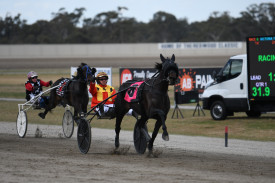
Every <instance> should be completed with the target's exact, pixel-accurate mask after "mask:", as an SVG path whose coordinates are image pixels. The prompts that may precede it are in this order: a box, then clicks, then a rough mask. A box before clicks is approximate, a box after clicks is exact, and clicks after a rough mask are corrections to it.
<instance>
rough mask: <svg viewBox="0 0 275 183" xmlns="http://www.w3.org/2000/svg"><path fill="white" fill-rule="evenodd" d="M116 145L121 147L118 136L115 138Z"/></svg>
mask: <svg viewBox="0 0 275 183" xmlns="http://www.w3.org/2000/svg"><path fill="white" fill-rule="evenodd" d="M115 147H116V148H119V139H117V138H116V139H115Z"/></svg>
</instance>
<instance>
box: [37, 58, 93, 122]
mask: <svg viewBox="0 0 275 183" xmlns="http://www.w3.org/2000/svg"><path fill="white" fill-rule="evenodd" d="M95 72H96V69H95V68H92V69H91V68H90V67H89V66H88V65H87V64H85V63H81V65H80V66H79V67H78V68H77V75H76V76H74V77H73V79H68V78H66V79H67V85H66V86H64V87H65V88H66V89H65V90H64V96H59V95H58V94H57V90H56V89H53V90H51V93H50V98H49V101H48V104H47V105H46V107H45V111H44V112H43V113H39V114H38V115H39V116H40V117H41V118H42V119H45V116H46V115H47V113H48V112H49V111H50V110H51V109H53V108H55V107H56V106H57V105H58V104H61V105H63V107H65V106H66V105H67V104H68V105H69V106H72V107H73V108H74V119H75V120H76V119H78V118H79V116H84V114H85V113H86V112H87V105H88V102H89V95H88V88H87V84H88V83H90V81H92V80H94V78H95ZM62 81H64V78H60V79H58V80H57V81H56V82H55V83H54V84H53V86H52V87H55V86H57V85H60V83H61V82H62Z"/></svg>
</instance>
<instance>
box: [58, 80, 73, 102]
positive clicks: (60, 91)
mask: <svg viewBox="0 0 275 183" xmlns="http://www.w3.org/2000/svg"><path fill="white" fill-rule="evenodd" d="M70 81H71V80H70V79H68V78H65V79H63V80H62V81H60V83H59V87H57V88H56V94H57V95H58V96H60V97H64V95H65V92H66V89H67V86H68V84H69V83H70Z"/></svg>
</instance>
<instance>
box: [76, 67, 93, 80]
mask: <svg viewBox="0 0 275 183" xmlns="http://www.w3.org/2000/svg"><path fill="white" fill-rule="evenodd" d="M95 73H96V69H95V68H90V67H89V66H88V65H87V64H85V63H81V64H80V66H79V67H78V68H77V76H76V77H77V78H80V79H82V80H84V81H87V82H88V83H89V82H91V81H93V80H94V78H95Z"/></svg>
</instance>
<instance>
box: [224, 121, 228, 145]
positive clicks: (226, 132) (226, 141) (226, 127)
mask: <svg viewBox="0 0 275 183" xmlns="http://www.w3.org/2000/svg"><path fill="white" fill-rule="evenodd" d="M224 137H225V147H227V146H228V126H225V134H224Z"/></svg>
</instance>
